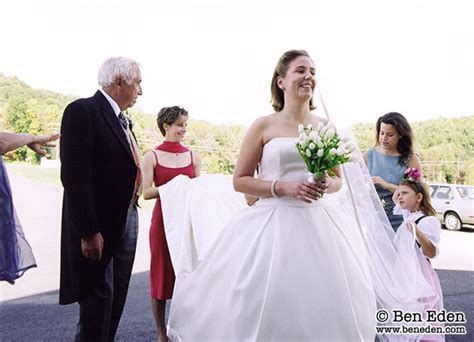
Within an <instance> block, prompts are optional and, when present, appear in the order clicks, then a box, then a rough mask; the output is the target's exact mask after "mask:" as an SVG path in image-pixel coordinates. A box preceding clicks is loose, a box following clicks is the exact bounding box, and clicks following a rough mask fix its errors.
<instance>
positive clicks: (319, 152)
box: [316, 149, 324, 158]
mask: <svg viewBox="0 0 474 342" xmlns="http://www.w3.org/2000/svg"><path fill="white" fill-rule="evenodd" d="M323 154H324V150H323V149H320V150H318V152H317V153H316V155H317V156H318V157H320V158H321V157H322V156H323Z"/></svg>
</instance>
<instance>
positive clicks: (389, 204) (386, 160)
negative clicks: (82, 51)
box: [367, 149, 406, 231]
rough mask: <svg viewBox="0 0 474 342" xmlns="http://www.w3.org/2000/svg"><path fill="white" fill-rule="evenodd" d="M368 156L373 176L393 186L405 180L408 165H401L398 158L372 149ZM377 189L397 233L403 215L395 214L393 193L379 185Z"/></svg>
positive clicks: (368, 166) (370, 171) (368, 163)
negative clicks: (404, 175) (404, 174)
mask: <svg viewBox="0 0 474 342" xmlns="http://www.w3.org/2000/svg"><path fill="white" fill-rule="evenodd" d="M367 155H368V158H367V168H368V169H369V173H370V175H371V176H379V177H381V178H382V179H383V180H384V181H386V182H388V183H391V184H396V185H398V184H400V182H401V181H402V178H403V173H404V172H405V170H406V165H400V164H399V163H398V158H399V157H398V156H386V155H384V154H381V153H379V152H377V151H376V150H375V149H370V150H369V151H368V153H367ZM375 189H376V190H377V194H378V195H379V198H380V200H381V201H382V204H383V207H384V209H385V213H386V214H387V217H388V219H389V221H390V224H391V225H392V228H393V230H395V231H397V229H398V227H399V226H400V224H402V222H403V217H402V216H401V215H394V214H393V208H394V207H395V203H393V200H392V196H393V193H392V192H390V191H389V190H386V189H384V188H382V187H381V186H378V185H376V186H375Z"/></svg>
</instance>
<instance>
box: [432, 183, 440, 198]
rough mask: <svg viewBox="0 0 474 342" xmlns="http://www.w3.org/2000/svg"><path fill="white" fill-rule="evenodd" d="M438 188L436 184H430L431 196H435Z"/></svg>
mask: <svg viewBox="0 0 474 342" xmlns="http://www.w3.org/2000/svg"><path fill="white" fill-rule="evenodd" d="M436 189H438V187H437V186H436V185H430V196H431V197H433V194H434V192H435V191H436Z"/></svg>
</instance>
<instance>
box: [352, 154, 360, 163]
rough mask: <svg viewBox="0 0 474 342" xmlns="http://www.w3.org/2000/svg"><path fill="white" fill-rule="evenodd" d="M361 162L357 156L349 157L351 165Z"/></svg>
mask: <svg viewBox="0 0 474 342" xmlns="http://www.w3.org/2000/svg"><path fill="white" fill-rule="evenodd" d="M359 160H360V158H359V157H358V156H356V155H355V154H351V155H350V157H349V161H350V162H351V163H355V162H358V161H359Z"/></svg>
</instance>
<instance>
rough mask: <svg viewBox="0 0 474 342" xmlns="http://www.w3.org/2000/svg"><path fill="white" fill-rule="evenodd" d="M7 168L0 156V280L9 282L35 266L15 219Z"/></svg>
mask: <svg viewBox="0 0 474 342" xmlns="http://www.w3.org/2000/svg"><path fill="white" fill-rule="evenodd" d="M17 220H18V219H17V217H16V214H15V209H14V207H13V198H12V192H11V188H10V182H9V180H8V175H7V170H6V169H5V166H4V165H3V159H2V157H1V156H0V280H5V281H7V282H9V283H10V284H13V283H15V279H17V278H19V277H21V276H22V275H23V273H24V272H25V271H26V270H27V269H29V268H31V267H36V262H35V259H34V257H33V253H32V251H31V247H30V245H29V244H28V242H27V241H26V240H25V236H24V234H23V231H22V229H21V226H20V223H19V222H18V221H17Z"/></svg>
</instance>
